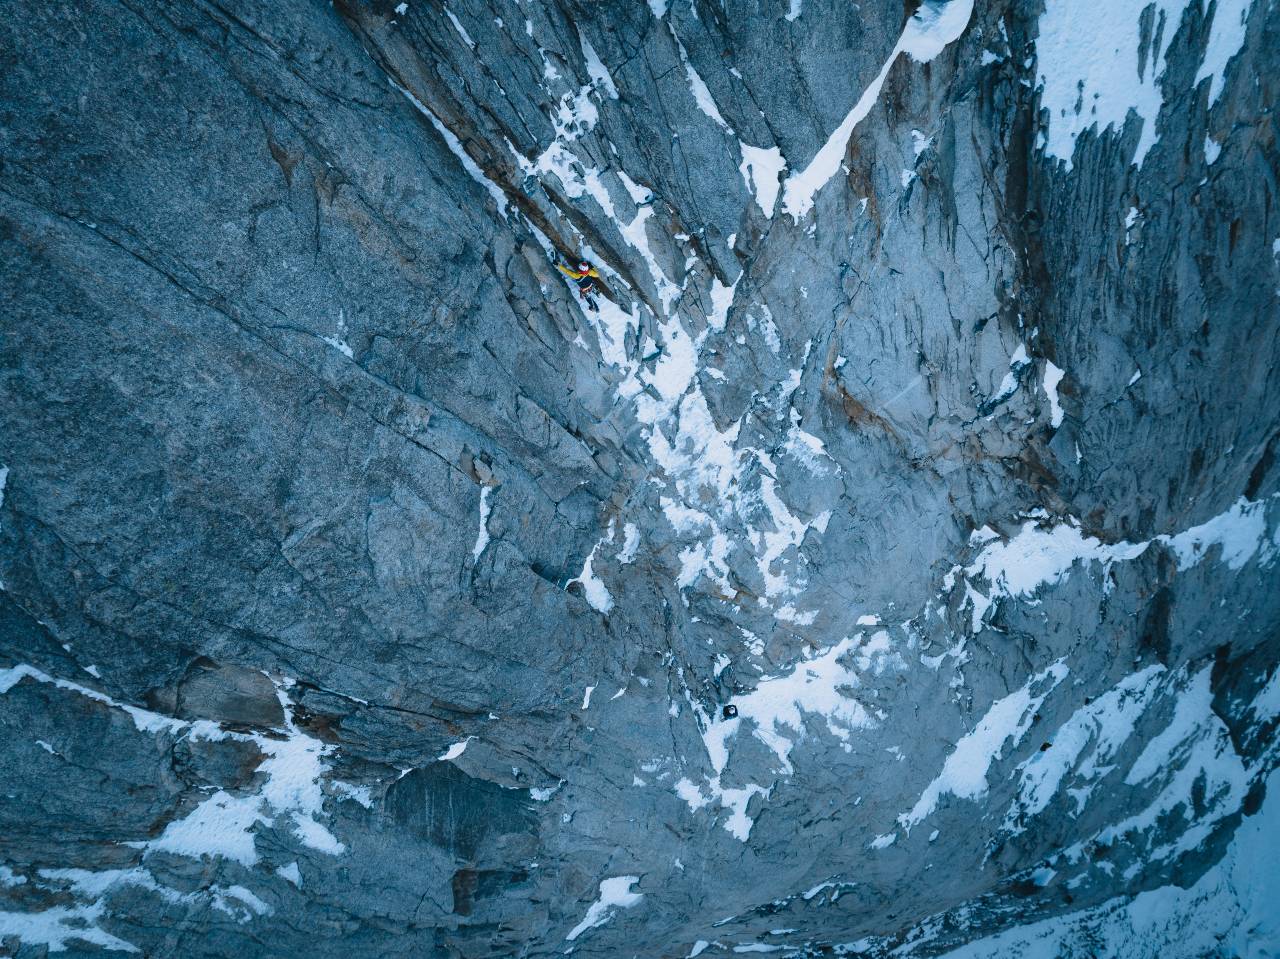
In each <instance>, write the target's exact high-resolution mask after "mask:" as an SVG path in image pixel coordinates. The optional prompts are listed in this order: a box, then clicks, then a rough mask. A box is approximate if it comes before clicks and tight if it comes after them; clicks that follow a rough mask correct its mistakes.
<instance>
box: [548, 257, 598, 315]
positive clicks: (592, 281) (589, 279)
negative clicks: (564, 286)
mask: <svg viewBox="0 0 1280 959" xmlns="http://www.w3.org/2000/svg"><path fill="white" fill-rule="evenodd" d="M556 269H558V270H559V271H560V272H561V273H563V274H564V275H565V276H567V277H569V279H571V280H573V281H574V282H575V283H577V284H578V295H579V296H581V297H582V302H584V303H586V304H587V307H588V308H589V309H590V310H591V311H592V312H594V313H599V312H600V304H599V303H597V302H596V290H597V287H596V280H598V279H600V272H599V271H598V270H597V269H596V268H595V267H594V266H592V265H591V264H590V263H588V262H587V261H586V260H581V261H579V263H578V266H577V269H574V268H573V267H571V266H568V265H567V264H565V263H561V262H560V261H559V259H557V260H556Z"/></svg>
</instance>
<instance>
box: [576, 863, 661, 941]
mask: <svg viewBox="0 0 1280 959" xmlns="http://www.w3.org/2000/svg"><path fill="white" fill-rule="evenodd" d="M639 881H640V877H639V876H615V877H613V878H612V879H604V880H601V882H600V898H599V899H597V900H596V901H595V902H593V903H592V904H591V907H590V908H589V909H588V910H587V914H586V916H584V917H583V919H582V922H580V923H578V924H577V925H576V926H574V927H573V929H571V930H570V931H569V934H568V935H567V936H565V939H566V940H567V941H569V942H573V940H575V939H577V938H578V937H579V936H580V935H582V934H583V933H584V932H586V931H587V930H588V929H594V928H596V927H597V926H603V925H604V924H605V923H606V922H608V921H609V920H610V919H612V918H613V917H614V914H615V913H616V911H617V910H618V909H630V908H631V907H632V906H634V905H635V904H636V903H638V902H639V901H640V900H641V899H643V898H644V894H643V893H639V892H632V891H631V887H632V886H634V885H635V884H636V883H638V882H639Z"/></svg>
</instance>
